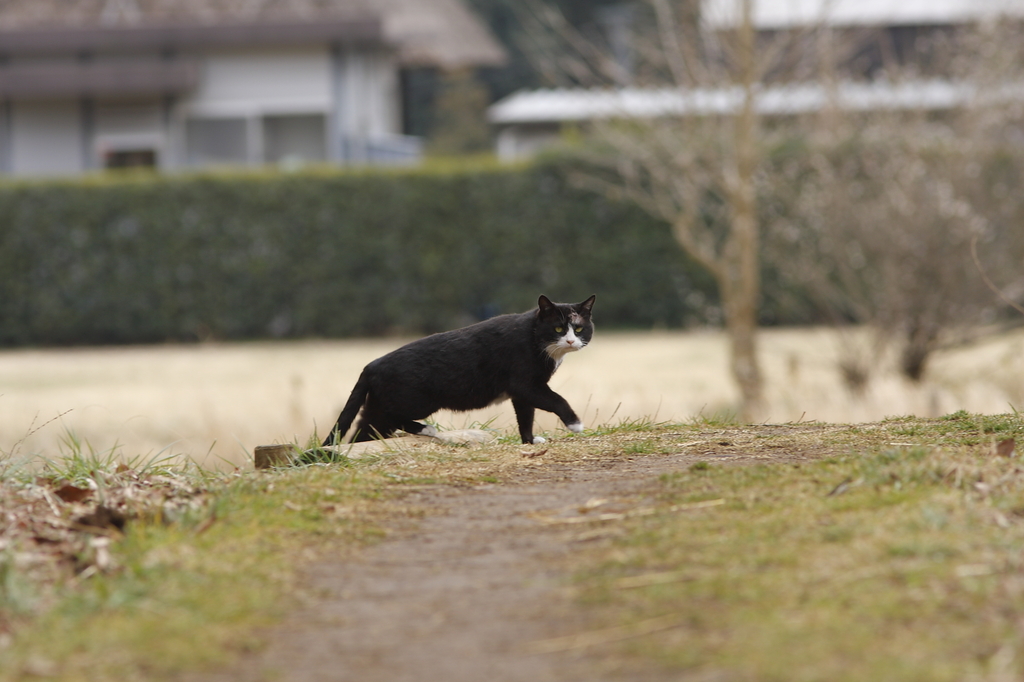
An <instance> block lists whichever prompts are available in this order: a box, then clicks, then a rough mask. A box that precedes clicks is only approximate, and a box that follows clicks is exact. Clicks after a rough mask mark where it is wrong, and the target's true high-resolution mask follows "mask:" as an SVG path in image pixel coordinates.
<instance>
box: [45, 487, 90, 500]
mask: <svg viewBox="0 0 1024 682" xmlns="http://www.w3.org/2000/svg"><path fill="white" fill-rule="evenodd" d="M53 494H54V495H56V496H57V497H59V498H60V499H62V500H64V501H65V502H81V501H82V500H84V499H85V498H87V497H89V496H90V495H92V491H91V490H89V489H88V488H79V487H78V486H75V485H71V484H70V483H66V484H64V485H62V486H61V487H59V488H57V489H56V490H54V491H53Z"/></svg>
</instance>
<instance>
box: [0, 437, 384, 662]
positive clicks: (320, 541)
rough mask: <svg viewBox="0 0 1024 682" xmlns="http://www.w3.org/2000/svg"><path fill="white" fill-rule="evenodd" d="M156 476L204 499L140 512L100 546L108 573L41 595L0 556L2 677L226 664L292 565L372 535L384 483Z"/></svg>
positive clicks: (97, 472)
mask: <svg viewBox="0 0 1024 682" xmlns="http://www.w3.org/2000/svg"><path fill="white" fill-rule="evenodd" d="M117 464H118V463H117V462H116V461H115V460H111V459H108V458H106V457H103V456H101V457H99V458H96V457H91V456H88V455H86V456H85V457H84V458H83V457H76V456H73V457H71V458H69V459H68V460H67V461H62V462H56V463H55V464H54V465H53V468H51V469H44V471H45V472H46V474H47V475H59V476H61V477H63V478H65V479H66V480H77V481H79V482H82V481H83V478H85V477H87V476H91V477H92V478H93V479H94V480H97V479H99V480H102V478H104V477H106V476H112V475H113V472H114V471H116V466H117ZM161 473H172V474H174V475H176V476H179V477H184V476H186V475H188V476H190V477H191V478H190V479H189V480H190V481H191V483H193V484H195V485H196V486H198V487H199V488H201V489H202V490H203V491H204V494H205V495H207V497H208V500H207V503H206V504H205V505H204V506H203V507H202V508H201V509H200V510H199V511H198V512H197V513H194V514H191V515H182V516H179V517H177V519H176V521H175V522H174V523H168V522H167V518H165V517H163V516H152V515H151V516H149V517H142V518H139V519H137V520H135V521H132V522H130V523H129V524H128V526H127V528H126V532H125V534H124V535H116V537H115V539H114V540H113V542H112V544H111V546H110V551H111V554H112V556H113V557H114V562H115V565H114V566H113V567H111V568H110V569H109V570H106V571H98V572H91V573H90V574H88V575H83V577H82V578H71V579H70V580H65V581H63V582H61V583H60V584H58V585H56V586H50V587H51V588H52V593H50V594H49V598H48V599H42V600H41V599H40V598H39V595H40V594H45V593H46V592H45V591H43V590H39V589H37V588H36V586H33V585H32V584H31V581H29V580H28V576H25V575H22V574H20V573H19V572H18V571H17V570H16V569H15V565H14V563H13V562H12V561H3V560H0V595H2V596H3V597H4V602H5V603H4V604H2V608H0V610H2V611H3V612H4V613H3V614H2V615H3V616H5V618H3V619H0V624H2V623H3V622H4V620H6V621H7V622H8V624H9V625H11V626H13V627H14V628H15V631H16V633H17V636H16V637H15V638H14V639H13V643H11V644H10V645H9V646H8V647H6V648H4V649H0V680H4V681H7V680H18V679H27V678H31V677H33V676H34V675H40V674H45V675H46V676H51V675H56V676H59V677H60V679H66V680H79V679H81V680H127V679H153V678H164V677H166V676H168V675H174V674H178V673H180V672H183V671H185V670H195V669H203V668H206V667H209V666H214V665H217V664H220V663H224V662H225V661H228V660H230V659H231V657H232V656H233V655H235V654H237V653H238V652H239V651H242V650H244V649H245V648H246V647H249V646H252V645H253V644H254V642H255V640H254V639H253V633H254V632H255V631H256V630H257V629H258V628H259V627H260V626H264V625H268V624H270V623H271V622H273V621H274V620H275V619H277V618H278V617H280V616H281V615H282V614H283V613H284V612H285V611H287V610H288V609H289V608H290V607H291V606H292V605H293V601H292V600H291V599H290V598H288V597H289V595H292V594H293V593H294V588H295V584H294V581H295V576H296V571H297V570H298V569H299V568H300V567H301V566H302V564H303V563H304V562H305V561H308V560H309V559H312V558H315V556H316V552H318V551H337V552H342V551H345V550H346V548H350V547H353V546H358V545H359V544H363V543H365V542H370V541H373V540H374V539H376V538H379V537H381V534H382V530H381V526H380V515H379V514H377V513H376V512H375V511H374V509H375V508H376V507H378V506H379V501H380V498H381V497H382V490H383V489H384V487H385V486H386V485H387V481H386V479H385V478H384V477H383V475H382V474H381V473H379V472H374V471H369V470H366V469H365V468H364V469H362V470H360V469H357V468H339V467H324V466H309V467H305V468H300V469H293V470H290V471H288V472H285V473H265V474H256V473H250V474H245V475H241V476H233V477H227V478H225V477H224V476H216V475H213V474H210V473H209V472H202V473H200V472H196V471H194V470H193V471H191V472H188V471H183V470H181V469H178V470H173V471H170V472H161ZM397 513H399V514H400V513H401V510H399V512H397ZM395 515H396V512H395V511H394V510H392V511H391V513H390V519H389V523H393V522H394V517H395ZM12 596H13V597H17V598H18V603H14V604H12V603H11V602H10V598H11V597H12ZM41 601H42V602H46V603H41ZM12 606H15V607H18V608H14V609H12V608H10V607H12Z"/></svg>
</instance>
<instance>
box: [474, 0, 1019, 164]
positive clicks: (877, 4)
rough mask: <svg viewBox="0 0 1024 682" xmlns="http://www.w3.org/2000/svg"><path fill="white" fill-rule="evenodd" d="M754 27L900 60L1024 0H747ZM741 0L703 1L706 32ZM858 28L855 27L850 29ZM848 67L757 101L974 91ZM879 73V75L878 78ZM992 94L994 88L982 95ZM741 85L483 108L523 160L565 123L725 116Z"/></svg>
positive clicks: (949, 104)
mask: <svg viewBox="0 0 1024 682" xmlns="http://www.w3.org/2000/svg"><path fill="white" fill-rule="evenodd" d="M752 2H753V5H752V8H751V9H752V17H753V22H754V25H755V28H756V29H757V30H758V31H760V32H764V33H775V32H783V31H793V30H799V29H801V28H803V27H807V26H813V25H824V26H828V27H830V28H831V29H832V30H834V31H835V33H836V34H837V35H838V34H840V33H842V32H844V31H850V32H858V31H863V30H864V29H870V30H871V31H872V32H874V33H876V36H874V37H873V39H874V40H876V41H877V40H884V41H887V47H888V48H890V52H891V54H893V55H894V56H895V58H896V59H898V60H899V61H900V63H903V64H906V63H908V62H911V61H912V60H913V59H914V58H915V55H914V51H915V49H916V46H917V45H918V44H919V43H920V42H921V41H922V40H925V41H926V40H927V38H928V37H929V35H931V34H933V33H935V32H943V31H949V30H952V29H955V28H956V27H958V26H962V25H968V24H976V23H978V22H983V21H993V20H998V19H1003V18H1010V19H1012V20H1016V21H1020V20H1022V19H1024V0H902V1H900V2H896V1H894V0H752ZM740 7H741V5H740V1H739V0H703V2H702V3H701V19H702V22H703V23H702V25H703V26H704V27H706V28H707V29H708V30H711V31H719V30H727V29H729V28H732V27H734V26H735V25H736V24H737V23H738V21H739V16H740ZM854 35H856V33H854ZM858 57H859V58H860V59H861V63H858V64H855V65H853V69H852V71H855V72H858V73H856V79H855V80H850V81H847V82H842V83H840V84H839V85H838V87H837V88H836V91H835V92H832V93H829V92H826V90H825V88H824V87H823V86H821V85H819V84H816V83H813V82H811V83H808V82H803V83H797V84H793V85H789V86H782V85H780V86H773V87H770V88H766V89H764V90H763V91H762V92H761V93H760V95H759V97H758V100H757V107H758V110H759V112H760V113H762V114H764V115H768V116H774V115H779V116H786V115H799V114H804V113H809V112H813V111H817V110H819V109H821V108H822V107H824V106H825V105H826V103H828V102H829V101H830V99H829V98H830V97H835V98H836V99H835V102H836V104H838V105H839V106H840V107H843V108H845V109H848V110H855V111H871V110H893V109H910V110H942V109H949V108H953V107H957V106H963V105H965V104H967V103H969V102H971V101H972V100H974V99H975V98H976V97H978V96H979V95H978V93H977V92H976V90H975V88H974V87H973V86H972V84H970V83H963V82H954V81H951V80H949V79H947V78H945V74H931V75H930V76H928V77H921V78H918V79H916V80H912V81H905V80H904V81H898V82H893V81H889V80H887V79H886V78H885V77H884V76H885V73H884V68H883V67H884V63H883V60H882V59H881V58H880V55H874V54H873V53H872V51H871V50H870V49H866V50H864V52H863V53H862V54H860V55H858ZM879 76H881V77H879ZM989 96H991V95H989ZM998 96H1000V97H1005V98H1013V99H1015V100H1018V101H1019V100H1022V99H1024V86H1021V85H1010V86H1007V87H1005V88H1003V90H1001V91H1000V92H999V93H998ZM741 101H742V93H741V92H740V91H738V90H736V89H730V88H704V89H693V90H681V89H678V88H661V89H656V88H642V87H626V88H594V89H584V88H577V89H565V88H558V89H541V90H533V91H525V90H524V91H520V92H516V93H513V94H511V95H509V96H508V97H506V98H504V99H502V100H501V101H499V102H496V103H495V104H493V105H491V107H490V108H489V109H488V119H489V120H490V122H491V123H492V124H493V125H494V126H495V128H496V129H497V149H496V151H497V154H498V157H499V158H500V159H502V160H506V161H512V160H516V159H521V158H526V157H529V156H532V155H534V154H536V153H537V152H539V151H541V150H543V149H545V148H548V147H550V146H552V145H554V144H556V143H557V142H558V141H559V140H560V139H561V137H562V134H563V131H564V130H565V129H566V128H567V127H572V128H579V127H581V126H586V125H587V124H588V123H590V122H593V121H599V120H608V119H615V118H647V117H661V116H682V117H685V116H706V115H728V114H730V113H732V112H734V111H736V110H738V108H739V104H740V102H741Z"/></svg>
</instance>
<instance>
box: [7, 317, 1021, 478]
mask: <svg viewBox="0 0 1024 682" xmlns="http://www.w3.org/2000/svg"><path fill="white" fill-rule="evenodd" d="M403 341H404V340H399V339H384V340H358V341H309V342H282V343H245V344H203V345H194V346H183V345H167V346H150V347H127V348H96V349H71V350H52V349H46V350H9V351H3V352H0V452H3V453H12V452H15V453H16V454H17V455H32V454H41V455H44V456H56V455H58V454H59V452H60V450H61V448H62V447H65V448H66V446H62V444H61V443H62V440H63V439H66V438H68V437H69V435H70V434H73V435H74V436H75V437H76V438H78V439H79V440H80V441H83V442H86V443H88V445H89V447H91V448H92V449H94V450H96V451H107V450H110V449H111V448H115V447H119V448H120V450H121V452H122V453H123V454H125V455H128V456H135V455H145V456H149V455H156V454H157V453H161V452H162V453H164V454H176V455H187V456H190V457H192V458H194V459H196V460H197V461H199V462H200V463H202V464H204V465H207V466H213V465H215V464H220V465H221V466H223V465H225V464H226V463H232V464H241V463H243V462H245V461H246V459H247V458H249V457H251V453H252V450H253V448H254V447H255V446H256V445H260V444H267V443H274V442H285V441H292V440H295V439H298V440H300V441H305V439H306V438H307V437H308V436H309V435H310V434H311V433H312V432H313V430H314V428H316V429H318V430H319V432H320V433H325V432H326V431H327V429H329V428H330V425H331V424H332V423H333V420H334V419H335V418H336V416H337V414H338V411H339V410H340V408H341V405H342V404H343V403H344V401H345V399H346V397H347V395H348V392H349V390H350V389H351V388H352V385H353V383H354V382H355V379H356V377H357V376H358V374H359V371H360V369H361V368H362V367H363V365H365V364H366V363H367V362H369V361H370V360H372V359H374V358H376V357H378V356H380V355H381V354H383V353H385V352H387V351H389V350H391V349H393V348H395V347H397V346H398V345H400V344H401V343H402V342H403ZM837 349H838V339H837V337H836V334H835V332H833V331H831V330H826V329H771V330H767V331H765V332H764V334H763V336H762V346H761V353H762V358H763V362H764V368H765V372H766V375H767V397H768V402H769V405H770V410H771V413H770V415H769V417H768V420H769V421H771V422H790V421H811V420H816V421H826V422H863V421H873V420H877V419H881V418H883V417H885V416H891V415H907V414H913V415H917V416H923V417H926V416H937V415H940V414H947V413H949V412H953V411H955V410H959V409H964V410H968V411H970V412H973V413H982V414H992V413H1004V412H1009V411H1010V410H1011V408H1017V409H1020V408H1022V407H1024V330H1016V331H1014V332H1010V333H1005V334H1001V335H997V336H993V337H988V338H987V339H985V340H983V341H981V342H979V343H977V344H974V345H972V346H969V347H962V348H958V349H954V350H949V351H944V352H942V353H939V354H937V355H936V356H935V358H934V361H933V362H932V364H931V366H930V368H929V371H928V375H927V377H926V381H925V382H923V383H922V384H920V385H912V384H910V383H908V382H906V381H904V380H902V379H901V378H900V377H898V376H896V375H895V374H894V373H893V372H892V371H891V370H888V369H885V363H884V361H883V368H882V369H879V370H878V371H877V372H876V373H875V376H874V377H873V378H872V380H871V382H870V384H869V385H868V387H867V390H866V391H865V392H864V393H863V394H862V395H860V396H854V395H852V394H851V393H850V392H849V391H848V390H847V389H846V388H845V387H844V386H843V384H842V382H841V380H840V375H839V372H838V370H837V364H836V358H837ZM551 385H552V386H553V387H554V388H555V390H557V391H559V392H560V393H562V394H563V395H564V396H565V397H566V398H567V399H568V400H569V402H570V403H571V404H572V405H573V406H574V407H575V408H576V410H577V412H579V413H580V414H581V415H582V416H583V420H584V424H585V425H587V426H593V425H595V424H601V423H609V422H611V423H618V422H619V421H621V420H623V419H641V418H650V419H654V420H659V421H686V420H690V419H693V418H695V417H698V416H700V415H703V416H705V417H711V416H721V415H723V414H725V413H728V412H730V411H731V410H732V409H733V407H734V405H735V401H736V399H737V394H736V391H735V389H734V387H733V385H732V382H731V381H730V379H729V375H728V370H727V342H726V339H725V337H724V335H723V334H722V333H720V332H717V331H705V332H652V333H611V332H605V333H602V332H601V331H600V330H599V331H598V334H597V336H596V337H595V340H594V342H593V344H592V345H591V346H590V347H589V348H587V349H586V350H585V351H583V352H581V353H579V354H575V355H572V356H570V357H568V358H567V360H566V362H565V363H564V364H563V366H562V368H561V369H560V370H559V371H558V373H557V374H556V375H555V377H554V379H553V380H552V382H551ZM538 416H539V419H538V426H539V429H538V431H539V432H542V431H545V430H556V429H557V428H558V427H559V425H558V423H557V419H555V418H554V417H553V416H552V415H547V414H542V415H538ZM435 419H436V421H437V422H438V423H439V424H440V425H441V426H442V427H454V428H462V427H465V426H468V425H472V424H474V423H485V422H486V423H490V425H491V426H492V427H494V428H502V429H505V428H508V429H513V430H514V424H515V420H514V416H513V414H512V411H511V407H510V406H509V405H508V404H506V405H504V406H501V407H499V408H494V409H491V410H486V411H479V412H473V413H468V414H450V413H440V414H438V415H436V416H435Z"/></svg>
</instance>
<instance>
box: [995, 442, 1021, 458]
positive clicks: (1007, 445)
mask: <svg viewBox="0 0 1024 682" xmlns="http://www.w3.org/2000/svg"><path fill="white" fill-rule="evenodd" d="M1016 447H1017V441H1016V440H1014V439H1013V438H1007V439H1006V440H1001V441H999V443H998V444H997V445H996V454H997V455H999V456H1000V457H1013V451H1014V448H1016Z"/></svg>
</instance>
